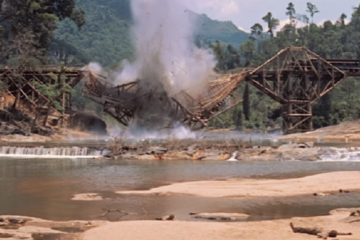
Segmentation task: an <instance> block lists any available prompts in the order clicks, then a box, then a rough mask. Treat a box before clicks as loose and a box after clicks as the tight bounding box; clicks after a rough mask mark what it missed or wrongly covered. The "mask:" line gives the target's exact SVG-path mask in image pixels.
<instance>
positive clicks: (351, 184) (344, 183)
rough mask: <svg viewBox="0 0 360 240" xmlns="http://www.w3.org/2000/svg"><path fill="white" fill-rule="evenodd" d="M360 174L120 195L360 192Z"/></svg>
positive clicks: (187, 185) (190, 186) (201, 183)
mask: <svg viewBox="0 0 360 240" xmlns="http://www.w3.org/2000/svg"><path fill="white" fill-rule="evenodd" d="M359 182H360V172H359V171H354V172H332V173H323V174H317V175H312V176H307V177H302V178H293V179H283V180H273V179H261V180H259V179H237V180H226V181H198V182H185V183H175V184H172V185H168V186H162V187H158V188H153V189H150V190H145V191H118V192H117V193H119V194H189V195H196V196H201V197H286V196H296V195H306V194H313V193H322V192H338V191H339V189H346V190H350V191H351V190H359V189H360V184H359Z"/></svg>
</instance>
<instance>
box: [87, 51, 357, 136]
mask: <svg viewBox="0 0 360 240" xmlns="http://www.w3.org/2000/svg"><path fill="white" fill-rule="evenodd" d="M349 76H360V60H334V59H323V58H322V57H320V56H319V55H317V54H315V53H313V52H311V51H309V50H308V49H306V48H305V47H289V48H286V49H283V50H282V51H280V52H279V53H278V54H276V55H275V56H274V57H273V58H271V59H270V60H268V61H267V62H265V63H264V64H262V65H261V66H259V67H258V68H256V69H252V70H245V71H243V72H241V73H238V74H230V75H223V76H219V77H218V78H217V79H215V80H212V81H210V84H209V86H208V88H207V89H205V90H204V91H203V93H202V94H201V95H200V96H199V97H198V98H193V97H191V96H189V95H188V94H186V93H185V92H182V93H179V94H178V95H176V96H173V97H172V98H171V99H170V100H171V101H172V102H173V104H175V108H176V114H177V116H180V117H181V119H182V123H183V124H186V125H188V126H190V127H191V128H192V129H198V128H202V127H206V125H207V122H208V121H209V120H211V119H212V118H214V117H216V116H218V115H219V114H221V113H223V112H225V111H227V110H229V109H230V108H232V107H234V106H236V105H237V104H239V103H240V102H241V99H235V100H233V102H232V103H231V104H230V106H228V107H224V106H225V101H226V100H227V98H228V97H229V96H230V95H232V93H233V91H235V90H236V89H237V87H238V86H239V84H240V83H241V82H242V81H247V82H249V83H251V84H252V85H253V86H255V87H256V88H257V89H259V90H260V91H262V92H264V93H265V94H267V95H268V96H270V97H271V98H272V99H274V100H275V101H277V102H279V103H281V104H282V106H283V131H284V133H285V134H289V133H295V132H305V131H311V130H312V129H313V125H312V116H313V112H312V104H313V103H315V102H316V101H317V100H319V99H320V98H321V97H322V96H324V95H325V94H327V93H328V92H330V91H331V90H332V89H334V88H335V87H336V86H337V85H338V84H340V83H341V82H342V81H344V80H345V79H346V78H347V77H349ZM88 79H89V81H88V82H87V84H86V90H85V93H86V95H87V97H89V98H91V99H92V100H94V101H96V102H98V103H101V104H103V106H104V111H105V112H107V113H108V114H110V115H111V116H113V117H114V118H115V119H117V120H118V121H119V122H121V123H122V124H124V125H125V126H127V125H128V124H129V122H130V120H131V119H132V118H133V117H134V114H135V112H136V109H137V108H138V107H139V106H138V105H137V101H136V100H137V98H138V97H139V96H138V92H139V85H138V81H135V82H131V83H127V84H123V85H119V86H112V85H110V84H109V83H106V81H105V79H101V78H99V77H98V76H96V75H95V74H93V73H91V72H89V76H88ZM142 94H143V93H142ZM147 94H151V93H150V92H149V93H147ZM149 97H150V96H149ZM227 105H229V104H227Z"/></svg>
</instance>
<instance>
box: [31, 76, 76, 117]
mask: <svg viewBox="0 0 360 240" xmlns="http://www.w3.org/2000/svg"><path fill="white" fill-rule="evenodd" d="M48 76H49V77H50V78H51V79H57V81H56V83H55V84H51V83H47V84H44V83H40V82H38V81H31V83H30V84H31V85H33V86H34V87H35V89H36V90H37V91H39V93H41V94H42V95H44V96H45V97H46V98H47V99H49V101H50V106H54V107H55V109H56V110H58V111H63V110H64V109H63V108H62V106H61V104H60V101H59V98H60V96H61V95H62V94H63V93H70V92H72V87H71V86H70V85H69V84H67V83H66V76H65V75H63V74H61V75H60V76H59V75H56V74H54V73H49V74H48Z"/></svg>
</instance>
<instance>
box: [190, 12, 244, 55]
mask: <svg viewBox="0 0 360 240" xmlns="http://www.w3.org/2000/svg"><path fill="white" fill-rule="evenodd" d="M196 15H197V28H196V29H197V30H196V35H197V36H200V37H201V38H203V39H205V40H207V41H209V42H215V41H216V40H219V41H221V42H223V43H225V44H226V45H228V44H231V45H233V46H234V47H235V48H237V49H238V48H239V46H240V44H242V43H243V42H245V41H246V40H248V39H249V36H250V34H248V33H246V32H244V31H241V30H239V29H238V28H237V27H236V26H235V25H234V23H232V22H231V21H226V22H222V21H217V20H213V19H211V18H209V17H208V16H207V15H205V14H201V15H198V14H196Z"/></svg>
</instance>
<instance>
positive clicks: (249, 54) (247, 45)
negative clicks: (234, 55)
mask: <svg viewBox="0 0 360 240" xmlns="http://www.w3.org/2000/svg"><path fill="white" fill-rule="evenodd" d="M255 50H256V46H255V43H254V42H253V41H251V40H247V41H245V42H243V43H242V44H241V45H240V54H241V56H243V57H244V58H245V59H246V63H245V66H248V65H250V61H251V60H252V58H253V56H254V52H255Z"/></svg>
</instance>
